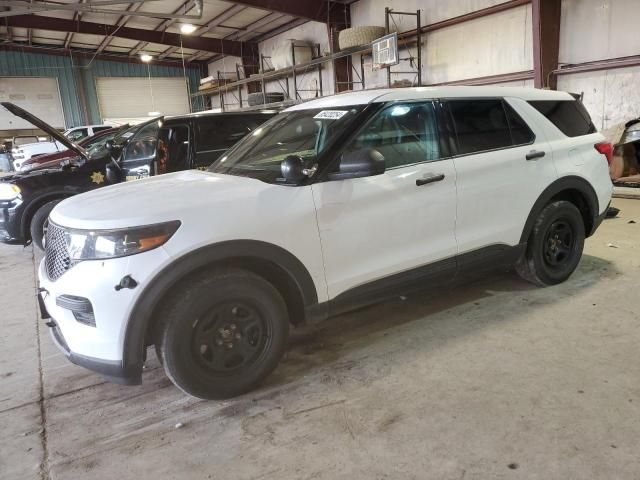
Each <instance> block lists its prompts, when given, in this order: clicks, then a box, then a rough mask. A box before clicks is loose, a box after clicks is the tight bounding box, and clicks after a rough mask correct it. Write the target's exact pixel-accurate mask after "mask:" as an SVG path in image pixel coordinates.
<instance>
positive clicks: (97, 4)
mask: <svg viewBox="0 0 640 480" xmlns="http://www.w3.org/2000/svg"><path fill="white" fill-rule="evenodd" d="M157 1H160V0H104V1H93V2H88V3H86V4H82V5H79V4H67V3H47V2H38V3H37V4H36V3H31V2H27V1H17V0H0V7H10V9H9V10H6V11H0V17H12V16H16V15H25V14H33V13H38V12H46V11H55V10H62V11H72V12H87V13H104V14H108V15H118V14H119V13H121V12H122V10H113V9H107V8H101V7H103V6H109V5H120V4H126V3H141V2H157ZM195 1H196V14H195V15H186V14H172V13H162V12H139V11H138V12H136V13H135V16H137V17H150V18H175V19H183V20H200V19H201V18H202V8H201V7H202V0H195Z"/></svg>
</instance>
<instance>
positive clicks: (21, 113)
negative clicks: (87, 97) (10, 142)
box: [0, 102, 87, 158]
mask: <svg viewBox="0 0 640 480" xmlns="http://www.w3.org/2000/svg"><path fill="white" fill-rule="evenodd" d="M0 104H1V105H2V106H3V107H4V108H6V109H7V110H9V111H10V112H11V113H13V114H14V115H15V116H16V117H20V118H22V119H24V120H26V121H27V122H29V123H31V124H32V125H33V126H35V127H38V128H39V129H40V130H42V131H44V132H46V133H47V134H49V135H51V138H54V139H55V140H57V141H58V142H60V143H61V144H62V145H64V146H65V147H67V148H68V149H69V150H73V151H74V152H76V153H78V154H80V155H82V156H83V157H84V158H87V151H86V150H85V149H84V148H82V147H81V146H80V145H78V144H77V143H75V142H72V141H71V140H69V139H68V138H67V137H65V136H64V135H63V134H62V133H60V132H59V131H58V130H56V129H55V128H53V127H52V126H51V125H49V124H48V123H45V122H43V121H42V120H40V119H39V118H38V117H36V116H34V115H31V114H30V113H29V112H27V111H26V110H24V109H23V108H20V107H19V106H17V105H14V104H13V103H10V102H0Z"/></svg>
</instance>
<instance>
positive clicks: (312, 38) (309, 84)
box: [259, 22, 334, 99]
mask: <svg viewBox="0 0 640 480" xmlns="http://www.w3.org/2000/svg"><path fill="white" fill-rule="evenodd" d="M290 39H294V40H299V41H304V42H311V43H319V44H320V50H321V52H328V51H329V50H330V48H329V32H328V31H327V26H326V24H324V23H320V22H308V23H305V24H304V25H300V26H299V27H296V28H293V29H291V30H289V31H287V32H284V33H281V34H280V35H276V36H275V37H272V38H270V39H268V40H265V41H264V42H261V43H260V45H259V50H260V53H261V54H263V55H268V56H272V55H273V53H274V52H275V50H276V48H278V46H280V45H281V43H282V42H284V41H286V40H290ZM285 81H286V79H280V80H279V81H277V80H272V81H269V82H267V84H266V85H265V90H266V91H267V92H282V91H283V87H284V82H285ZM288 81H289V91H290V92H291V95H293V79H291V78H289V80H288ZM279 82H280V83H279ZM297 84H298V88H299V89H303V90H312V89H313V90H315V89H317V88H318V86H319V81H318V73H317V70H316V69H315V68H314V69H313V70H312V71H310V72H309V73H298V81H297ZM322 91H323V95H329V94H332V93H334V85H333V68H332V66H331V64H330V63H327V64H325V65H323V69H322ZM318 95H319V92H318ZM315 96H316V93H315V91H314V92H301V93H300V97H302V98H303V99H305V98H314V97H315Z"/></svg>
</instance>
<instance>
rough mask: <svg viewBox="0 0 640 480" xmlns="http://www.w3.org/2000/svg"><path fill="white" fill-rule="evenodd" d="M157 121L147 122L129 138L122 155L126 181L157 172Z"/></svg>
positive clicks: (158, 129)
mask: <svg viewBox="0 0 640 480" xmlns="http://www.w3.org/2000/svg"><path fill="white" fill-rule="evenodd" d="M159 131H160V126H159V125H158V122H157V121H154V122H150V123H147V124H146V125H144V126H143V127H141V128H140V129H139V130H138V131H137V132H136V133H134V134H133V136H132V137H131V138H130V139H129V141H128V142H127V144H126V145H125V147H124V152H123V156H122V173H123V176H124V178H125V180H126V181H129V180H138V179H140V178H146V177H148V176H150V175H153V174H154V173H155V170H156V168H155V160H156V155H158V150H159V148H158V135H159Z"/></svg>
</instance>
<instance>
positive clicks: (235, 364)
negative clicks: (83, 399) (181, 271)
mask: <svg viewBox="0 0 640 480" xmlns="http://www.w3.org/2000/svg"><path fill="white" fill-rule="evenodd" d="M166 305H167V313H166V315H164V316H163V318H162V319H161V321H160V323H159V325H158V326H157V330H156V349H157V351H158V352H159V355H158V357H159V358H161V360H162V363H163V365H164V368H165V372H166V373H167V376H168V377H169V378H170V379H171V380H172V381H173V383H174V384H175V385H176V386H178V387H179V388H180V389H182V390H183V391H184V392H186V393H188V394H189V395H192V396H195V397H199V398H205V399H221V398H229V397H233V396H236V395H240V394H242V393H245V392H247V391H249V390H251V389H253V388H255V387H256V386H257V385H258V384H259V383H260V382H261V381H262V380H263V379H264V378H265V377H266V376H268V375H269V373H271V371H273V369H274V368H275V367H276V366H277V364H278V362H279V360H280V358H281V357H282V355H283V353H284V348H285V346H286V342H287V338H288V334H289V318H288V314H287V309H286V305H285V303H284V300H283V299H282V297H281V295H280V294H279V293H278V291H277V290H276V289H275V288H274V287H273V285H271V284H270V283H269V282H267V281H266V280H264V279H263V278H261V277H259V276H257V275H255V274H253V273H251V272H246V271H242V270H228V271H219V272H213V273H207V274H206V275H199V276H197V277H195V278H193V279H191V280H190V281H188V282H186V283H185V284H184V285H183V286H182V287H180V288H178V289H176V291H175V292H173V295H172V296H171V297H170V298H169V299H168V301H167V302H166Z"/></svg>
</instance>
